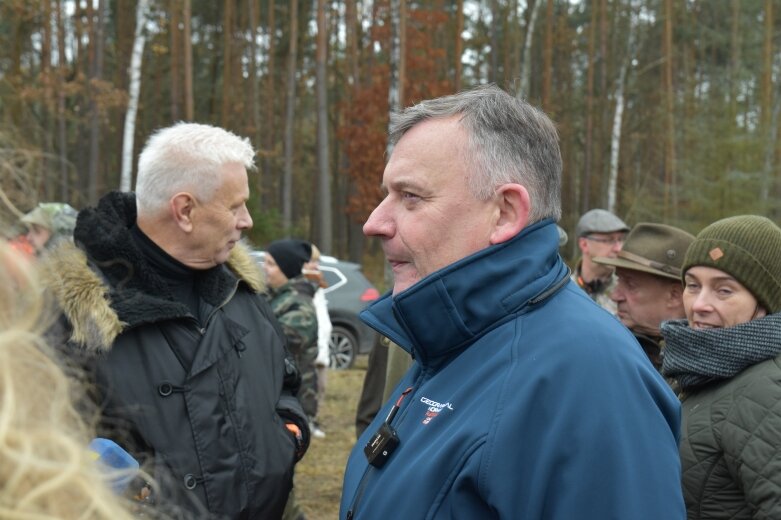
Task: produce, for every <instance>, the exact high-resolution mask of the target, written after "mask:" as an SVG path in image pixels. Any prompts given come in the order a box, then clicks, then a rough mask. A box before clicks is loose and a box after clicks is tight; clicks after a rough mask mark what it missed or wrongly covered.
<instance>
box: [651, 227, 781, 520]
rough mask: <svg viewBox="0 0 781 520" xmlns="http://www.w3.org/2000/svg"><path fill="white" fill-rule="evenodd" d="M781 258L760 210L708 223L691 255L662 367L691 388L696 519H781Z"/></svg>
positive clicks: (690, 481) (687, 488) (688, 463)
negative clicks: (680, 314) (680, 311)
mask: <svg viewBox="0 0 781 520" xmlns="http://www.w3.org/2000/svg"><path fill="white" fill-rule="evenodd" d="M779 258H781V229H780V228H779V227H778V226H777V225H775V224H774V223H773V222H771V221H770V220H769V219H767V218H765V217H760V216H756V215H741V216H736V217H730V218H725V219H722V220H719V221H717V222H715V223H713V224H711V225H710V226H707V227H706V228H705V229H703V230H702V231H701V232H700V233H699V234H698V235H697V238H696V240H695V241H694V242H693V243H692V244H691V245H690V246H689V249H688V250H687V252H686V258H685V259H684V262H683V276H682V280H683V283H684V291H683V305H684V309H685V311H686V319H685V320H675V321H667V322H665V323H663V324H662V334H663V336H664V338H665V354H664V359H663V362H662V373H663V374H664V375H665V376H667V377H670V378H673V379H675V380H676V381H677V383H678V385H679V387H680V388H681V394H680V397H681V400H682V424H681V444H680V453H681V467H682V472H683V476H682V480H683V498H684V500H685V502H686V511H687V515H688V518H689V520H704V519H724V520H727V519H729V520H740V519H746V520H748V519H757V518H768V519H770V518H781V439H780V438H779V432H780V431H781V263H779Z"/></svg>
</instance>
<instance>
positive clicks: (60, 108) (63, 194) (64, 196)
mask: <svg viewBox="0 0 781 520" xmlns="http://www.w3.org/2000/svg"><path fill="white" fill-rule="evenodd" d="M63 3H64V0H60V1H58V2H57V4H56V5H57V15H56V16H57V61H58V63H57V148H58V152H59V160H58V161H57V162H58V163H59V165H60V168H59V170H60V175H59V179H60V200H62V201H66V200H68V187H69V185H70V183H69V182H68V137H67V128H66V125H65V88H64V86H65V75H66V73H67V61H66V56H65V20H64V18H63V16H62V9H63Z"/></svg>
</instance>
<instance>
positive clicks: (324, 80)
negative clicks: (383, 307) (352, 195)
mask: <svg viewBox="0 0 781 520" xmlns="http://www.w3.org/2000/svg"><path fill="white" fill-rule="evenodd" d="M326 8H327V4H326V0H317V50H316V52H317V55H316V59H315V67H316V71H315V73H316V84H317V87H316V88H317V171H318V176H317V186H318V190H317V193H318V201H317V207H318V208H319V210H320V211H319V215H318V217H319V221H320V222H319V231H320V233H319V238H318V243H319V246H320V249H321V250H322V251H323V252H325V253H333V229H332V226H333V222H332V218H331V164H330V159H329V153H328V151H329V150H328V146H329V142H328V76H327V75H326V66H327V64H328V53H327V49H328V28H327V25H326V17H325V10H326Z"/></svg>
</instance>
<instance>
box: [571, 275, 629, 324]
mask: <svg viewBox="0 0 781 520" xmlns="http://www.w3.org/2000/svg"><path fill="white" fill-rule="evenodd" d="M571 278H572V281H573V282H575V283H576V284H578V287H580V288H581V289H583V290H584V291H585V292H586V294H588V295H589V296H590V297H591V299H592V300H594V301H595V302H597V304H598V305H599V306H600V307H602V308H603V309H605V310H606V311H608V312H609V313H610V314H612V315H614V316H615V314H616V312H617V311H618V309H617V307H616V302H614V301H613V300H611V299H610V293H611V292H613V289H615V287H616V284H617V283H618V277H617V276H616V275H615V273H614V274H611V275H610V279H609V280H607V281H603V280H593V281H591V282H586V281H585V280H583V277H581V276H580V262H578V265H577V266H575V269H573V270H572V277H571Z"/></svg>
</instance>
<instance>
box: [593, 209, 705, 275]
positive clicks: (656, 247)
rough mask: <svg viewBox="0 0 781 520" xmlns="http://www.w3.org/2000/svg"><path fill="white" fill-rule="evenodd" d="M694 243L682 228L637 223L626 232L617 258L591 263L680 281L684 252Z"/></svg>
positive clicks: (689, 234) (602, 258) (693, 238)
mask: <svg viewBox="0 0 781 520" xmlns="http://www.w3.org/2000/svg"><path fill="white" fill-rule="evenodd" d="M694 240H695V237H694V235H692V234H691V233H687V232H686V231H684V230H682V229H678V228H676V227H673V226H667V225H665V224H652V223H648V222H641V223H639V224H637V225H636V226H635V227H634V229H633V230H632V231H630V232H629V234H628V235H627V237H626V241H625V242H624V246H623V247H622V248H621V251H619V252H618V256H617V258H607V257H596V258H594V262H596V263H598V264H603V265H611V266H613V267H621V268H623V269H631V270H632V271H641V272H644V273H649V274H653V275H656V276H661V277H663V278H669V279H671V280H680V279H681V267H682V266H683V261H684V258H685V257H686V250H687V249H688V248H689V246H690V245H691V243H692V242H694Z"/></svg>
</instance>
